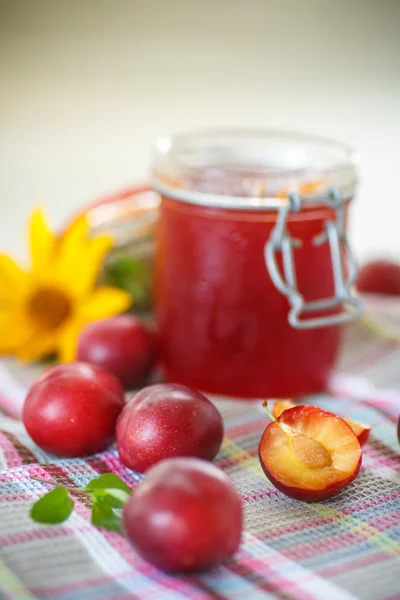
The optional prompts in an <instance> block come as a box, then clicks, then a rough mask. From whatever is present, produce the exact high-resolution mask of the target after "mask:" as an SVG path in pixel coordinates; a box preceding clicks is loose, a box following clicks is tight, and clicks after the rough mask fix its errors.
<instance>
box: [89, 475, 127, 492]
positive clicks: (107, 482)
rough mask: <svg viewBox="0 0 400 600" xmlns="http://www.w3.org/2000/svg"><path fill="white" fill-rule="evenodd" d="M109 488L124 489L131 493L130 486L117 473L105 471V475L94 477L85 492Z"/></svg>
mask: <svg viewBox="0 0 400 600" xmlns="http://www.w3.org/2000/svg"><path fill="white" fill-rule="evenodd" d="M107 488H112V489H117V490H122V491H124V492H126V493H127V494H130V493H131V490H130V488H129V487H128V486H127V485H126V483H124V482H123V481H122V479H120V478H119V477H118V475H116V474H115V473H105V474H104V475H100V477H96V478H95V479H92V481H89V483H88V484H87V486H86V487H85V492H92V491H93V490H105V489H107Z"/></svg>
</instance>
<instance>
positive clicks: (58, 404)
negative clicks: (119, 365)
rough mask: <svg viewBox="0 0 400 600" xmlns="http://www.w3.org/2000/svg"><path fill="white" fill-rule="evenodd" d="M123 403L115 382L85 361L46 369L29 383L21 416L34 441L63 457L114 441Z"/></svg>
mask: <svg viewBox="0 0 400 600" xmlns="http://www.w3.org/2000/svg"><path fill="white" fill-rule="evenodd" d="M124 404H125V398H124V390H123V389H122V387H121V385H120V383H119V381H118V380H117V379H116V378H115V377H113V375H110V374H109V373H107V372H106V371H103V370H102V369H100V368H98V367H94V366H92V365H87V364H84V363H69V364H65V365H57V366H55V367H51V368H50V369H47V370H46V371H45V372H44V373H43V374H42V375H41V376H40V377H39V378H38V379H37V380H36V381H35V382H34V383H33V385H32V386H31V388H30V390H29V392H28V395H27V397H26V400H25V404H24V408H23V413H22V420H23V423H24V425H25V428H26V430H27V432H28V434H29V435H30V437H31V438H32V439H33V441H34V442H35V443H36V444H37V445H38V446H39V447H40V448H42V449H43V450H45V451H46V452H50V453H52V454H55V455H57V456H62V457H65V458H74V457H79V456H85V455H89V454H95V453H96V452H101V451H102V450H105V449H106V448H108V446H110V445H111V444H112V442H113V441H114V439H115V425H116V421H117V418H118V415H119V414H120V412H121V410H122V409H123V407H124Z"/></svg>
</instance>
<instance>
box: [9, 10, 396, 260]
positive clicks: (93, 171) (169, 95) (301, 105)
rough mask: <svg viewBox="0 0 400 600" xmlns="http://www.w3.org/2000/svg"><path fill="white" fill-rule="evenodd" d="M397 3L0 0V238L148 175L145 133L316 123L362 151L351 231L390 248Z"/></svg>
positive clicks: (372, 246)
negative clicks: (42, 214) (39, 214)
mask: <svg viewBox="0 0 400 600" xmlns="http://www.w3.org/2000/svg"><path fill="white" fill-rule="evenodd" d="M399 31H400V2H399V1H397V0H380V1H378V0H335V1H334V2H332V0H276V1H272V0H237V1H235V0H202V1H201V2H194V1H191V0H168V1H163V0H158V1H157V0H113V1H111V0H109V1H107V0H85V1H84V2H82V1H81V0H68V2H65V1H61V0H0V246H1V249H4V250H7V251H13V252H15V253H16V254H17V256H23V253H24V227H25V223H26V219H27V212H28V210H29V207H30V206H31V205H33V204H35V205H37V204H42V205H44V206H45V207H46V209H47V211H48V213H49V216H50V217H51V220H52V221H53V223H54V224H56V225H61V224H62V223H63V222H64V221H65V219H66V218H67V217H68V216H69V215H70V214H71V212H73V211H74V210H76V209H77V208H78V207H79V206H80V205H81V204H83V203H87V202H88V201H91V200H94V199H96V198H98V197H100V196H102V195H105V194H108V193H110V192H113V191H116V190H118V189H119V188H123V187H124V186H126V185H128V184H131V183H134V182H136V181H143V180H145V179H146V173H147V169H148V165H149V153H150V148H151V144H152V142H153V141H154V139H155V138H156V137H157V136H158V135H160V134H165V133H171V132H174V131H179V130H186V129H191V128H197V127H203V126H204V127H209V126H257V127H273V128H285V129H295V130H299V131H306V132H313V133H317V134H322V135H325V136H330V137H333V138H335V139H337V140H339V141H344V142H347V143H349V144H351V145H352V146H354V147H355V148H356V149H357V150H359V152H360V154H361V158H362V183H361V186H360V191H359V195H358V199H357V203H356V204H355V206H354V210H353V218H352V222H351V229H352V231H351V233H352V235H353V240H354V244H355V246H356V249H357V251H358V253H359V256H360V257H361V258H363V259H365V258H368V257H371V256H372V255H376V254H378V255H379V254H389V255H392V256H394V257H396V256H397V257H398V258H400V235H399V222H400V198H399V196H400V191H399V189H398V180H399V174H398V173H399V170H400V35H399Z"/></svg>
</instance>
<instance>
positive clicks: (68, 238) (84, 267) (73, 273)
mask: <svg viewBox="0 0 400 600" xmlns="http://www.w3.org/2000/svg"><path fill="white" fill-rule="evenodd" d="M87 232H88V224H87V221H86V220H85V218H83V217H81V218H80V219H78V220H77V221H76V222H75V223H74V224H73V225H72V226H71V228H70V229H69V230H68V231H67V232H66V233H65V234H64V236H63V238H62V239H61V241H60V246H59V251H58V259H57V267H56V271H57V276H58V279H59V280H60V281H62V282H64V285H65V284H67V285H68V287H69V288H70V293H72V294H73V295H74V296H75V297H81V296H84V295H86V294H87V293H88V292H89V291H90V290H91V289H92V288H93V286H94V285H95V283H96V281H97V278H98V275H99V272H100V269H101V266H102V264H103V261H104V258H105V256H106V255H107V253H108V252H109V251H110V249H111V248H112V246H113V241H112V238H111V237H110V236H108V235H101V236H98V237H95V238H93V239H88V238H87Z"/></svg>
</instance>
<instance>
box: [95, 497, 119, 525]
mask: <svg viewBox="0 0 400 600" xmlns="http://www.w3.org/2000/svg"><path fill="white" fill-rule="evenodd" d="M92 523H93V525H96V526H97V527H103V528H104V529H108V530H109V531H117V532H119V533H120V532H121V517H120V515H117V514H116V513H115V512H114V510H113V508H112V507H111V506H110V505H109V504H108V503H107V502H104V501H102V499H98V500H97V501H95V502H94V503H93V506H92Z"/></svg>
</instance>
